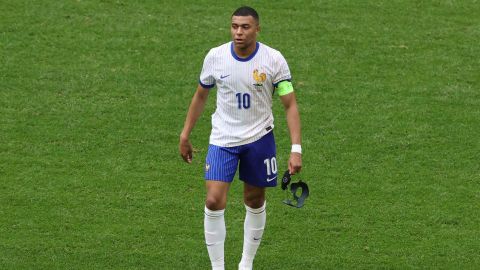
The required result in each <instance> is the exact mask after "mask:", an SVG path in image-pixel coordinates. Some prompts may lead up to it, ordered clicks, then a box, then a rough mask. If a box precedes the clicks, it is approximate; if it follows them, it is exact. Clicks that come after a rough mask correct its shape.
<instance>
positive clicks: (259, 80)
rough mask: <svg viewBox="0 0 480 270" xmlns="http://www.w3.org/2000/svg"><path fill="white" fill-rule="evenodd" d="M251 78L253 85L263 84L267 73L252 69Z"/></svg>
mask: <svg viewBox="0 0 480 270" xmlns="http://www.w3.org/2000/svg"><path fill="white" fill-rule="evenodd" d="M253 79H254V80H255V83H254V84H253V85H254V86H263V83H264V82H265V81H266V80H267V74H265V73H263V72H262V73H260V72H259V71H258V69H255V70H254V71H253Z"/></svg>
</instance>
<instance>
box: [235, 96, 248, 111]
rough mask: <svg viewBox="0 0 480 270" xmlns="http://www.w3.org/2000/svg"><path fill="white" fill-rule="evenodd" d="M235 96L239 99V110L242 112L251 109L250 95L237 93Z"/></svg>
mask: <svg viewBox="0 0 480 270" xmlns="http://www.w3.org/2000/svg"><path fill="white" fill-rule="evenodd" d="M235 96H236V97H237V101H238V109H239V110H241V109H242V108H243V109H248V108H250V95H249V94H248V93H243V94H242V93H236V94H235Z"/></svg>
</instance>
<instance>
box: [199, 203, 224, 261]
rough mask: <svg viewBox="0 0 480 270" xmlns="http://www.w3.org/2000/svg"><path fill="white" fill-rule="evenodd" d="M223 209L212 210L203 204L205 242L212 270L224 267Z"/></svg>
mask: <svg viewBox="0 0 480 270" xmlns="http://www.w3.org/2000/svg"><path fill="white" fill-rule="evenodd" d="M224 212H225V209H223V210H216V211H212V210H210V209H208V208H207V207H206V206H205V218H204V223H203V224H204V227H205V243H206V244H207V250H208V256H209V257H210V262H211V263H212V269H213V270H223V269H225V259H224V251H223V244H224V243H225V235H226V229H225V219H224V218H223V214H224Z"/></svg>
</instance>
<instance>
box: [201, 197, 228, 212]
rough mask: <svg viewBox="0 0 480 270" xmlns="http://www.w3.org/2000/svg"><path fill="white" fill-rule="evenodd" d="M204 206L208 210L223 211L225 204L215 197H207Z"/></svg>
mask: <svg viewBox="0 0 480 270" xmlns="http://www.w3.org/2000/svg"><path fill="white" fill-rule="evenodd" d="M205 206H206V207H207V208H208V209H210V210H213V211H215V210H222V209H225V202H224V201H223V200H222V199H221V198H219V197H216V196H208V195H207V199H206V200H205Z"/></svg>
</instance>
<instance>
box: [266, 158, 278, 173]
mask: <svg viewBox="0 0 480 270" xmlns="http://www.w3.org/2000/svg"><path fill="white" fill-rule="evenodd" d="M263 163H265V166H267V175H268V176H270V175H272V174H276V173H277V159H276V158H275V157H272V158H271V159H268V158H267V159H265V160H264V161H263Z"/></svg>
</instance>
